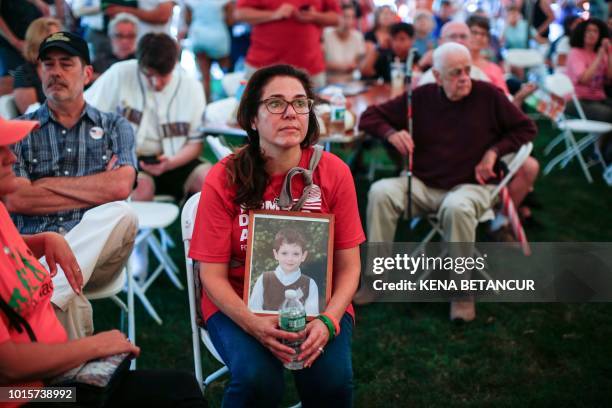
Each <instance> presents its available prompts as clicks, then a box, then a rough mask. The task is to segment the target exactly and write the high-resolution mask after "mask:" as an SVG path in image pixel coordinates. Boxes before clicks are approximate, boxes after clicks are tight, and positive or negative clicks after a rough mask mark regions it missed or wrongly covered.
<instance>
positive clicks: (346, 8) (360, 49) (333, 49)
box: [323, 4, 365, 83]
mask: <svg viewBox="0 0 612 408" xmlns="http://www.w3.org/2000/svg"><path fill="white" fill-rule="evenodd" d="M354 26H355V9H354V7H353V5H352V4H343V5H342V19H341V20H340V25H339V26H338V27H328V28H326V29H325V31H324V32H323V50H324V53H325V65H326V68H327V82H330V83H334V82H347V81H350V80H351V79H352V78H353V71H355V69H357V68H358V66H359V63H360V62H361V61H362V59H363V56H364V54H365V41H364V39H363V34H361V33H360V32H359V31H357V30H355V29H354V28H353V27H354Z"/></svg>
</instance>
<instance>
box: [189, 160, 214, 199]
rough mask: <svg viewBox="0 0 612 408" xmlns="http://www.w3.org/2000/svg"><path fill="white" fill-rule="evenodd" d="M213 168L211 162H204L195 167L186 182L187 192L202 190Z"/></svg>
mask: <svg viewBox="0 0 612 408" xmlns="http://www.w3.org/2000/svg"><path fill="white" fill-rule="evenodd" d="M211 168H212V166H211V165H210V164H209V163H202V164H200V165H198V166H197V167H196V168H195V169H193V171H192V172H191V174H189V177H188V178H187V181H186V182H185V192H186V193H197V192H198V191H200V190H201V189H202V185H203V184H204V180H205V179H206V176H207V175H208V172H209V171H210V169H211Z"/></svg>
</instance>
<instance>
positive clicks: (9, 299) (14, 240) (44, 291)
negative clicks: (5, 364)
mask: <svg viewBox="0 0 612 408" xmlns="http://www.w3.org/2000/svg"><path fill="white" fill-rule="evenodd" d="M0 246H1V248H0V296H2V299H4V301H5V302H6V303H8V305H9V306H10V307H12V308H13V309H14V310H15V311H16V312H17V313H19V314H20V315H21V316H22V317H23V318H24V319H25V320H26V321H27V322H28V323H29V324H30V327H31V328H32V331H33V332H34V334H35V335H36V339H37V341H38V342H39V343H47V344H51V343H64V342H66V341H67V340H68V336H67V335H66V331H65V330H64V328H63V327H62V325H61V324H60V322H59V320H57V317H56V316H55V312H54V311H53V306H52V305H51V294H52V293H53V282H52V281H51V276H50V275H49V273H48V272H47V271H46V270H45V269H44V268H43V267H42V265H41V264H40V263H39V262H38V259H36V257H35V256H34V255H33V254H32V251H30V249H29V248H28V247H27V245H26V243H25V242H24V241H23V238H21V235H19V232H17V229H16V228H15V225H14V224H13V222H12V221H11V218H10V217H9V215H8V212H7V211H6V208H5V207H4V205H3V204H2V203H1V202H0ZM9 340H10V341H12V342H14V343H30V338H29V337H28V333H27V332H26V331H25V330H23V331H22V333H18V332H17V331H15V329H14V328H13V327H9V321H8V317H7V316H6V314H5V313H3V312H0V344H2V343H4V342H6V341H9ZM12 386H42V382H41V381H33V382H30V383H25V384H12Z"/></svg>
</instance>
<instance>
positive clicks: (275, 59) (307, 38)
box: [236, 0, 340, 75]
mask: <svg viewBox="0 0 612 408" xmlns="http://www.w3.org/2000/svg"><path fill="white" fill-rule="evenodd" d="M285 3H287V4H291V5H293V6H294V7H295V8H296V9H298V10H299V9H300V8H302V7H306V6H310V7H311V8H312V9H313V10H316V11H319V12H326V11H335V12H336V13H340V7H339V2H338V0H238V3H237V4H236V7H237V8H241V7H249V8H254V9H258V10H270V11H273V10H276V9H278V8H279V7H280V6H281V5H282V4H285ZM321 35H322V27H321V26H319V25H317V24H315V23H302V22H300V21H298V20H296V19H295V18H294V17H289V18H285V19H282V20H276V21H272V22H268V23H262V24H255V25H253V26H252V31H251V45H250V46H249V50H248V52H247V56H246V62H247V64H249V65H251V66H252V67H255V68H262V67H265V66H268V65H273V64H290V65H293V66H295V67H297V68H301V69H304V70H306V71H307V72H308V73H309V74H310V75H317V74H320V73H321V72H323V71H325V60H324V58H323V50H322V48H321Z"/></svg>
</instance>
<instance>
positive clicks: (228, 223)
mask: <svg viewBox="0 0 612 408" xmlns="http://www.w3.org/2000/svg"><path fill="white" fill-rule="evenodd" d="M312 153H313V149H312V148H308V149H305V150H302V157H301V159H300V163H299V165H298V166H299V167H303V168H308V163H309V162H310V157H311V156H312ZM227 162H228V158H225V159H223V160H222V161H220V162H219V163H217V164H216V165H215V166H213V168H212V169H211V170H210V172H209V173H208V175H207V176H206V180H205V181H204V186H203V187H202V196H201V198H200V203H199V206H198V212H197V216H196V222H195V228H194V230H193V239H192V241H191V249H190V251H189V257H190V258H192V259H195V260H197V261H200V262H211V263H228V264H229V263H230V260H234V261H238V262H234V263H236V264H239V265H238V266H235V267H230V269H229V273H228V275H229V281H230V284H231V285H232V287H233V288H234V290H235V291H236V293H237V294H238V296H240V297H241V298H242V293H243V287H244V262H245V258H246V248H247V237H248V222H249V216H248V211H244V210H243V209H242V208H240V207H239V206H237V205H236V204H234V203H233V199H234V196H235V193H236V189H235V186H232V185H230V184H229V181H228V177H227V170H226V165H227ZM284 178H285V175H284V174H277V175H273V176H272V177H271V180H270V184H269V185H268V187H267V188H266V191H265V193H264V197H263V199H264V202H263V205H262V209H266V210H278V211H281V210H280V208H279V206H278V197H279V195H280V191H281V188H282V184H283V180H284ZM313 183H314V184H315V185H317V186H318V187H319V188H320V191H321V196H320V199H317V200H313V201H312V202H310V203H309V202H308V200H307V202H306V203H305V205H304V209H303V210H306V209H308V211H310V212H314V213H323V214H334V217H335V219H334V250H340V249H348V248H354V247H356V246H358V245H359V244H361V243H362V242H364V241H365V234H364V233H363V228H362V227H361V221H360V218H359V211H358V208H357V195H356V193H355V184H354V182H353V176H352V175H351V171H350V169H349V168H348V166H347V165H346V164H345V163H344V162H343V161H342V160H340V159H339V158H338V157H336V156H334V155H332V154H330V153H327V152H323V155H322V157H321V160H320V161H319V165H318V166H317V168H316V169H315V172H314V174H313ZM291 187H292V191H291V195H292V197H293V198H294V200H296V199H298V198H299V197H301V195H302V191H303V189H304V180H303V178H302V177H301V176H296V177H294V178H293V180H292V183H291ZM317 198H318V197H317ZM332 284H333V282H332ZM218 310H219V309H218V308H217V306H216V305H215V304H214V303H213V302H212V301H211V300H210V299H209V298H208V296H207V295H206V291H203V293H202V312H203V316H204V319H205V320H208V318H209V317H210V316H212V315H213V314H214V313H215V312H217V311H218ZM347 312H349V313H350V314H351V315H354V311H353V308H352V306H351V305H349V307H348V308H347Z"/></svg>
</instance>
